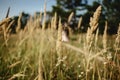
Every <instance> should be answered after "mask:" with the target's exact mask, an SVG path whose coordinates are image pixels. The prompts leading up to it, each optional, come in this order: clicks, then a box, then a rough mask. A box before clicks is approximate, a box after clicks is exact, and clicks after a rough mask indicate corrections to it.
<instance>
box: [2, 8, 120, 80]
mask: <svg viewBox="0 0 120 80" xmlns="http://www.w3.org/2000/svg"><path fill="white" fill-rule="evenodd" d="M100 13H101V6H99V7H98V8H97V9H96V11H95V12H94V14H93V16H92V17H91V18H90V22H89V24H90V27H89V28H88V30H87V33H73V32H72V31H71V29H69V31H70V35H69V37H70V40H69V42H63V41H62V29H63V27H62V26H63V25H62V23H61V18H60V17H58V16H57V14H56V13H55V15H54V16H53V17H52V19H51V22H50V23H48V25H46V12H44V15H42V14H40V16H39V17H37V18H35V19H32V18H30V19H29V20H28V21H27V25H26V26H25V28H24V29H22V30H21V29H20V27H21V23H20V20H21V15H20V16H19V19H18V25H17V28H16V34H11V33H10V31H11V28H10V27H11V25H12V24H13V23H14V20H13V21H11V22H10V23H9V21H10V18H5V19H4V20H2V21H1V22H0V80H119V79H120V25H119V28H118V32H117V34H116V35H113V36H110V35H108V34H107V28H108V26H107V21H106V24H105V29H104V34H103V35H99V34H98V33H99V28H97V26H98V24H99V16H100ZM42 16H43V17H44V18H43V23H42V28H40V27H39V26H40V25H39V22H40V21H41V17H42ZM72 16H73V13H71V15H70V16H69V17H68V22H69V21H71V18H72ZM57 20H58V21H57ZM81 21H82V19H81V18H80V20H79V23H78V26H77V29H79V28H80V27H81ZM57 22H58V29H56V23H57ZM46 27H47V28H46ZM68 27H69V26H68Z"/></svg>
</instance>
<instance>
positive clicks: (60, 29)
mask: <svg viewBox="0 0 120 80" xmlns="http://www.w3.org/2000/svg"><path fill="white" fill-rule="evenodd" d="M61 46H62V24H61V18H60V19H59V26H58V36H57V44H56V50H57V53H58V56H59V57H61Z"/></svg>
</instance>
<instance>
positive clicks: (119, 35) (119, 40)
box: [114, 23, 120, 52]
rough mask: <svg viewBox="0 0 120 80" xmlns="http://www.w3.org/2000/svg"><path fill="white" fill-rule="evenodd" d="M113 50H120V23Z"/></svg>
mask: <svg viewBox="0 0 120 80" xmlns="http://www.w3.org/2000/svg"><path fill="white" fill-rule="evenodd" d="M114 46H115V50H116V52H117V51H119V50H120V23H119V26H118V31H117V37H116V39H115V45H114Z"/></svg>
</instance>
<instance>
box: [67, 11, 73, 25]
mask: <svg viewBox="0 0 120 80" xmlns="http://www.w3.org/2000/svg"><path fill="white" fill-rule="evenodd" d="M73 16H74V12H72V13H71V14H70V15H69V17H68V23H70V21H71V20H72V18H73Z"/></svg>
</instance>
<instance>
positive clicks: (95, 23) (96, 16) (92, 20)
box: [90, 6, 101, 33]
mask: <svg viewBox="0 0 120 80" xmlns="http://www.w3.org/2000/svg"><path fill="white" fill-rule="evenodd" d="M100 14H101V6H99V7H98V8H97V9H96V11H95V13H94V15H93V17H91V18H90V29H91V32H92V33H93V32H94V31H95V30H96V28H97V26H98V20H99V17H100Z"/></svg>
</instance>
